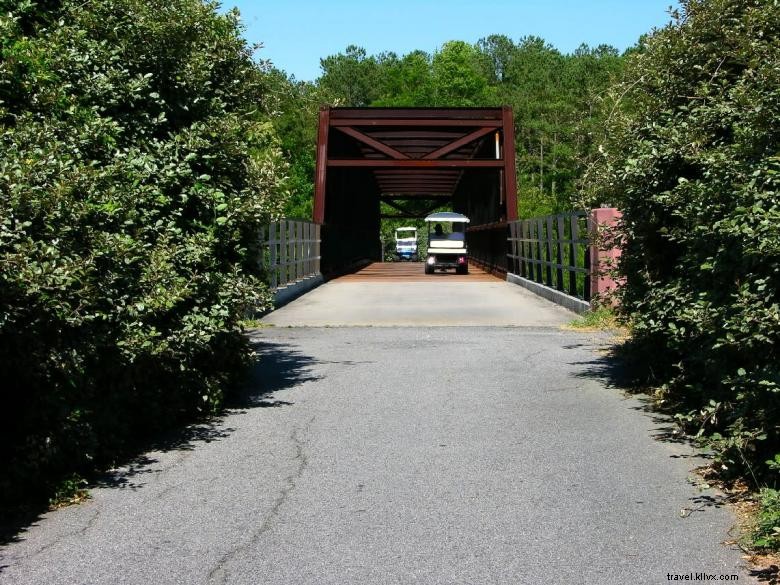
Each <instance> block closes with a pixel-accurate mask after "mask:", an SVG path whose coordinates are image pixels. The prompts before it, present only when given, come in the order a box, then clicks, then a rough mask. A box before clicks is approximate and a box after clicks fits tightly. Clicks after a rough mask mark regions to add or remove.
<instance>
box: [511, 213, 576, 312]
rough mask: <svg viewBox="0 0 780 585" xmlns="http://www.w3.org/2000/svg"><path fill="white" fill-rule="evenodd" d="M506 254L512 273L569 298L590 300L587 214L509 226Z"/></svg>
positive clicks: (539, 218)
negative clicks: (507, 252) (507, 251)
mask: <svg viewBox="0 0 780 585" xmlns="http://www.w3.org/2000/svg"><path fill="white" fill-rule="evenodd" d="M509 250H510V251H509V254H508V255H507V256H508V259H509V271H510V272H511V273H514V274H516V275H518V276H520V277H522V278H525V279H527V280H530V281H533V282H536V283H538V284H542V285H544V286H547V287H549V288H551V289H555V290H558V291H560V292H562V293H564V294H567V295H569V296H572V297H576V298H578V299H582V300H584V301H589V300H590V296H591V286H590V279H591V266H590V260H591V255H590V248H589V240H588V213H587V212H585V211H574V212H569V213H561V214H558V215H548V216H546V217H537V218H533V219H521V220H518V221H513V222H510V224H509Z"/></svg>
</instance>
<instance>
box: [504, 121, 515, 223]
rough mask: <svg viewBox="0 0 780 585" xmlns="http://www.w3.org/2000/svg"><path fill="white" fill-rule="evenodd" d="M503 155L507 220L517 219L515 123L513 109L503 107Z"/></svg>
mask: <svg viewBox="0 0 780 585" xmlns="http://www.w3.org/2000/svg"><path fill="white" fill-rule="evenodd" d="M502 113H503V116H502V118H503V131H504V132H503V134H504V144H503V151H504V152H503V154H502V158H503V159H504V161H506V164H505V166H504V173H503V174H504V197H505V201H506V219H507V221H514V220H516V219H517V171H516V169H515V121H514V116H513V115H512V108H510V107H508V106H504V107H503V112H502Z"/></svg>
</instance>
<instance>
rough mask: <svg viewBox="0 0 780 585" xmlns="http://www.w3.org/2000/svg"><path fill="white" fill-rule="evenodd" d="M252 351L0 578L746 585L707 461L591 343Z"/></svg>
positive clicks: (571, 339) (546, 337) (508, 335)
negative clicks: (204, 417) (183, 419)
mask: <svg viewBox="0 0 780 585" xmlns="http://www.w3.org/2000/svg"><path fill="white" fill-rule="evenodd" d="M304 300H305V298H304V299H301V301H304ZM296 302H297V301H296ZM293 305H294V303H293ZM293 305H289V307H290V308H295V307H294V306H293ZM551 310H552V309H551ZM553 312H555V310H553ZM253 339H254V340H255V342H256V343H257V347H258V351H259V353H260V356H259V362H258V364H259V365H258V366H257V370H256V372H255V378H256V379H255V381H254V382H253V384H252V385H251V387H250V388H249V390H248V392H247V395H246V396H245V397H244V398H243V400H242V402H241V403H240V404H238V405H236V406H235V408H233V409H232V410H230V411H229V413H228V414H227V415H226V416H225V417H224V418H223V419H222V420H220V421H218V422H216V423H214V424H212V425H206V426H203V425H202V426H199V427H195V428H193V429H191V430H190V432H189V434H188V435H187V436H186V437H185V438H184V439H183V440H181V441H178V442H173V443H172V444H170V445H167V446H166V447H165V448H161V449H160V450H158V451H153V452H150V453H147V454H146V455H145V456H144V458H142V460H141V461H139V462H137V463H136V464H135V465H133V466H131V467H128V468H126V469H123V470H117V471H116V472H114V473H113V474H111V475H110V476H109V477H108V478H107V479H106V481H105V484H104V485H103V486H101V487H98V488H96V489H93V490H92V498H91V499H90V500H89V501H87V502H86V503H84V504H82V505H79V506H73V507H70V508H65V509H62V510H59V511H56V512H51V513H49V514H47V515H46V516H44V517H42V518H40V519H39V520H38V521H36V522H35V523H34V524H33V525H32V526H30V527H29V528H28V529H27V530H25V531H23V532H22V533H20V534H19V537H18V540H17V541H16V542H13V543H11V544H9V545H8V546H6V547H4V549H3V550H2V559H1V560H0V566H2V570H1V571H0V583H3V584H9V585H10V584H14V585H27V584H41V585H43V584H46V585H57V584H68V585H71V584H76V583H78V584H81V583H84V584H111V585H116V584H132V585H135V584H137V585H142V584H143V585H145V584H149V583H151V584H155V585H168V584H170V585H174V584H175V585H179V584H182V583H187V584H204V585H205V584H223V583H224V584H234V585H238V584H245V585H258V584H268V585H287V584H289V585H306V584H311V585H323V584H332V585H345V584H355V585H358V584H359V585H371V584H407V583H419V584H425V585H436V584H441V585H445V584H446V585H452V584H464V585H465V584H468V585H475V584H483V583H484V584H506V585H510V584H511V585H518V584H528V585H538V584H551V585H558V584H560V585H563V584H566V585H569V584H571V583H578V584H593V585H596V584H598V585H627V584H648V585H650V584H652V585H655V584H663V583H669V582H674V581H675V580H679V579H677V577H682V578H684V576H686V575H689V576H690V577H689V578H688V579H689V581H692V580H694V577H696V576H697V575H699V576H700V575H707V576H708V577H712V579H709V580H713V579H714V580H716V581H718V582H720V581H722V580H724V579H725V578H726V577H728V576H731V575H737V576H739V582H740V583H751V582H753V581H752V578H751V577H749V576H748V574H747V573H746V571H745V569H744V568H743V567H742V560H741V556H740V552H739V551H738V550H736V549H735V548H734V547H733V546H727V545H724V544H722V542H723V541H725V540H727V539H729V538H730V536H729V530H730V529H731V528H732V526H733V523H734V518H733V517H732V516H731V515H730V513H729V511H728V509H727V508H726V507H723V506H721V505H720V500H719V498H718V495H717V494H716V493H713V492H711V491H701V490H699V489H697V487H696V486H695V485H693V483H692V481H691V478H692V476H693V474H692V473H691V469H692V468H693V467H695V466H696V465H697V464H698V463H699V460H698V459H696V458H695V457H694V456H693V453H692V452H691V450H690V448H689V447H687V446H685V445H682V444H676V443H672V442H665V441H662V440H657V439H656V438H655V437H657V436H660V435H663V434H664V433H665V429H666V424H665V423H664V422H663V421H658V420H654V418H653V417H652V416H650V415H648V414H647V413H646V412H644V411H643V409H642V403H641V402H640V401H639V400H636V399H633V398H626V397H625V396H623V395H622V394H621V393H620V391H619V390H617V389H614V388H611V387H609V385H608V384H606V383H605V377H606V376H608V375H609V364H608V363H606V362H605V361H604V360H603V358H601V357H599V354H598V353H597V352H596V351H595V349H596V346H597V345H598V344H599V343H601V342H603V338H601V337H600V336H599V334H586V333H579V332H572V331H565V330H562V329H560V328H559V327H558V326H557V321H556V320H553V321H552V322H551V323H549V326H538V325H537V326H534V327H495V326H490V327H486V326H478V325H474V324H472V325H471V326H450V327H432V326H430V325H418V326H414V327H408V326H407V327H397V326H386V327H281V326H277V327H266V328H262V329H259V330H256V331H255V333H254V334H253ZM694 483H695V482H694ZM700 580H701V579H700Z"/></svg>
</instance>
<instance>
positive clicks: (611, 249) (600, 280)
mask: <svg viewBox="0 0 780 585" xmlns="http://www.w3.org/2000/svg"><path fill="white" fill-rule="evenodd" d="M622 215H623V214H622V213H621V212H620V210H618V209H615V208H614V207H606V208H601V209H593V210H591V212H590V215H589V217H588V231H589V237H590V241H591V244H590V266H591V279H590V294H591V299H601V300H602V301H608V302H610V303H612V304H614V303H615V299H614V298H613V297H611V295H610V293H611V292H613V291H614V290H615V289H616V288H617V287H618V286H620V282H619V281H616V280H615V279H614V278H613V277H612V275H611V274H610V272H611V271H612V269H614V268H615V267H616V266H617V262H618V259H619V258H620V254H621V249H620V248H619V247H618V246H617V245H615V242H614V237H611V232H610V230H609V228H610V227H613V226H615V225H616V224H617V222H618V220H620V218H621V217H622Z"/></svg>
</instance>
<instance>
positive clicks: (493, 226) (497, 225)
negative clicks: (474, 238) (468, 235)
mask: <svg viewBox="0 0 780 585" xmlns="http://www.w3.org/2000/svg"><path fill="white" fill-rule="evenodd" d="M508 225H509V222H507V221H494V222H492V223H483V224H480V225H470V226H468V227H466V232H483V231H485V230H498V229H506V227H507V226H508Z"/></svg>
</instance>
